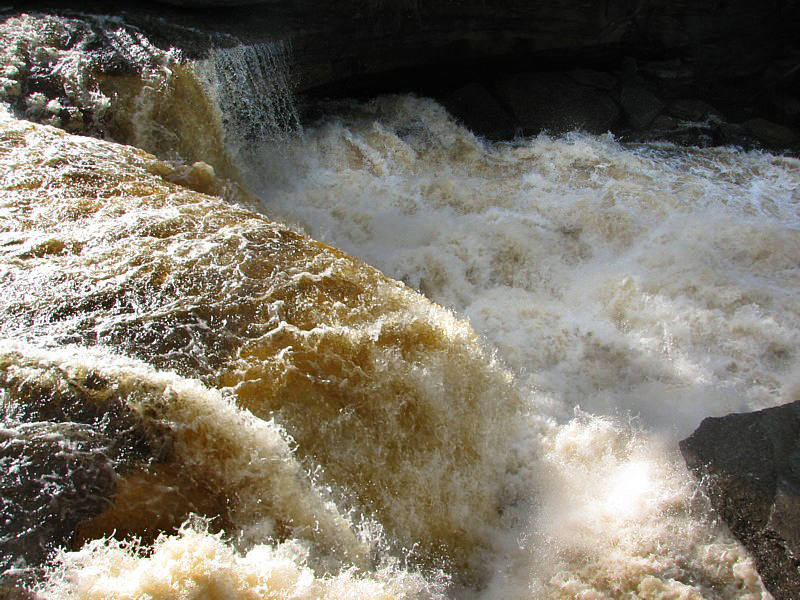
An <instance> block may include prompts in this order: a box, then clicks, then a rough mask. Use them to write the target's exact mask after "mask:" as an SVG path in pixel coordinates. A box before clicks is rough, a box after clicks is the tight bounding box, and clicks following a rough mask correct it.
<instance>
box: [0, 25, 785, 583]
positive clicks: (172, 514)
mask: <svg viewBox="0 0 800 600" xmlns="http://www.w3.org/2000/svg"><path fill="white" fill-rule="evenodd" d="M86 23H87V22H84V21H80V20H72V21H70V20H59V19H53V18H49V19H45V18H40V17H23V18H21V19H11V20H9V21H7V22H6V23H4V25H3V29H2V31H0V34H2V36H3V39H4V40H5V41H6V42H7V43H6V44H5V48H6V56H5V65H6V66H5V70H4V71H3V73H4V79H3V81H2V82H0V83H2V85H3V87H2V90H0V92H2V95H3V98H4V99H5V100H6V102H7V103H8V104H9V105H10V106H11V107H12V108H13V109H14V111H15V112H16V113H17V114H18V115H19V114H22V115H24V116H27V117H29V118H33V119H37V120H39V121H47V122H48V123H49V125H55V126H60V127H64V128H66V129H68V130H69V129H70V128H71V127H70V123H71V122H72V121H70V119H75V120H76V123H75V124H74V126H73V127H72V129H73V130H75V131H86V132H87V133H92V134H94V135H100V136H106V137H113V138H114V139H117V140H119V141H123V142H127V143H132V144H136V145H138V146H140V147H143V148H145V149H146V150H148V151H150V152H154V153H156V154H158V155H159V157H160V158H156V157H155V156H153V155H150V154H147V153H145V152H143V151H142V150H139V149H136V148H133V147H132V146H122V145H119V144H115V143H112V142H107V141H99V140H97V139H91V138H85V137H80V136H77V135H74V134H69V133H65V132H64V131H62V130H60V129H56V128H54V127H52V126H47V125H34V124H32V123H30V122H28V121H23V120H18V119H17V118H15V117H14V116H12V115H11V114H5V115H3V117H2V120H0V176H1V180H0V194H1V195H0V282H2V287H0V401H1V402H2V413H3V418H4V425H3V429H2V430H1V431H0V462H2V466H3V473H2V474H0V480H1V481H0V483H1V484H2V508H3V515H4V522H3V525H2V531H1V532H0V561H1V562H0V568H2V569H3V571H4V575H3V578H4V581H5V582H6V585H8V586H11V585H25V586H27V587H29V588H30V589H33V590H34V591H35V593H36V594H38V595H40V596H41V597H44V598H71V597H78V598H109V597H116V598H141V597H155V598H170V597H193V598H209V597H218V598H231V597H241V598H248V597H252V598H262V597H276V598H286V597H292V598H294V597H309V598H319V597H331V598H334V597H336V598H354V597H359V598H393V597H397V598H438V597H459V598H733V597H739V598H766V597H768V594H767V593H766V592H765V591H764V589H763V587H762V584H761V582H760V580H759V578H758V575H757V573H756V571H755V569H754V566H753V562H752V560H751V558H750V557H749V556H748V555H747V553H746V552H745V551H744V550H743V549H742V547H741V546H740V545H739V544H738V542H736V541H735V540H733V539H732V538H731V536H730V534H728V533H727V532H726V531H725V530H724V529H723V528H722V527H721V526H719V524H718V523H717V522H716V520H715V519H714V516H713V515H712V514H711V513H710V511H709V506H708V503H707V501H706V499H705V498H704V497H703V495H702V494H701V493H700V492H699V491H698V489H697V487H696V486H695V484H694V482H693V481H692V480H691V478H690V477H689V475H688V473H687V472H686V469H685V467H684V466H683V464H682V461H681V460H680V457H679V455H678V452H677V444H676V442H677V440H678V439H680V438H681V437H682V436H685V435H686V434H688V433H689V432H690V431H691V430H692V429H693V428H694V427H695V426H696V425H697V424H698V423H699V421H700V419H701V418H702V417H704V416H708V415H721V414H725V413H728V412H731V411H740V410H751V409H756V408H762V407H767V406H773V405H776V404H780V403H782V402H785V401H789V400H793V399H797V398H798V397H800V370H798V357H797V348H798V341H800V340H798V335H800V301H799V300H800V299H799V298H798V292H797V290H798V289H800V286H799V285H798V284H800V268H799V267H800V264H798V262H799V261H800V259H798V257H800V230H798V225H800V191H798V190H800V162H798V161H797V160H795V159H791V158H785V157H778V156H772V155H769V154H762V153H755V152H751V153H745V152H742V151H740V150H737V149H734V148H715V149H697V148H679V147H675V146H672V145H667V144H663V145H659V144H650V145H623V144H620V143H619V142H617V141H616V140H614V139H613V138H611V137H606V136H599V137H597V136H588V135H585V134H580V133H573V134H569V135H566V136H563V137H560V138H551V137H547V136H541V137H538V138H534V139H525V140H517V141H515V142H513V143H505V144H490V143H487V142H485V141H483V140H480V139H478V138H476V137H474V136H473V135H472V134H470V133H469V132H468V131H467V130H465V129H464V128H463V127H461V126H460V125H458V124H457V123H456V122H454V121H453V119H452V118H451V117H450V116H449V115H448V114H447V113H446V111H445V110H444V109H443V108H442V107H440V106H438V105H437V104H435V103H434V102H432V101H430V100H427V99H422V98H415V97H410V96H397V97H385V98H379V99H376V100H373V101H371V102H366V103H354V102H342V103H338V104H328V105H327V106H326V107H325V114H327V116H326V117H324V118H322V119H320V120H319V121H317V122H313V123H305V125H304V129H302V130H299V129H297V122H298V121H297V112H296V111H295V109H294V108H293V107H292V105H291V102H290V98H289V96H288V95H287V85H288V84H287V76H286V69H287V68H288V66H287V65H288V63H287V61H286V56H285V46H284V45H283V44H282V43H279V42H276V44H275V45H271V46H265V47H257V48H251V49H247V48H234V49H230V50H227V51H223V50H220V51H218V52H217V53H216V54H214V55H212V56H211V57H209V59H208V60H206V61H203V62H201V63H197V64H194V65H192V64H190V63H188V62H186V61H183V60H182V59H181V58H180V56H179V55H178V54H176V53H163V52H161V51H157V50H156V49H154V48H152V47H151V46H149V45H148V43H147V41H146V38H144V37H142V36H140V35H138V34H137V33H136V32H135V31H132V30H128V29H126V28H125V27H124V24H120V23H117V22H110V23H102V24H100V25H98V24H97V23H96V22H93V21H92V22H90V23H89V24H88V25H87V24H86ZM101 26H102V27H101ZM92 27H101V29H102V31H105V32H106V33H105V34H104V35H107V37H108V38H109V39H111V40H116V41H115V43H116V46H113V47H114V48H118V49H119V48H121V49H124V50H125V53H123V55H120V56H121V57H120V56H116V58H115V59H114V60H117V61H122V62H123V63H124V64H125V65H127V66H126V69H123V72H124V77H123V78H122V79H114V77H112V76H100V75H98V73H99V72H100V71H98V69H100V68H101V67H102V64H104V63H103V61H106V62H107V61H108V60H110V59H109V58H108V56H105V55H103V56H99V55H98V56H95V55H93V54H91V52H92V50H91V48H92V47H93V46H92V45H91V44H83V42H82V41H81V40H86V39H89V38H88V36H89V35H90V34H91V32H92V31H93V29H92ZM65 32H66V33H68V34H69V35H67V34H66V33H65ZM87 32H88V33H87ZM93 35H94V34H93ZM81 36H85V37H81ZM137 48H138V49H139V50H137ZM142 48H144V49H145V50H141V49H142ZM82 57H83V58H82ZM92 61H95V62H96V64H95V62H92ZM126 61H127V62H126ZM112 62H113V61H112ZM115 64H116V63H115ZM98 65H100V66H98ZM48 69H49V71H48ZM137 69H138V70H137ZM118 70H119V69H118ZM48 72H49V73H55V74H56V76H54V77H55V79H54V80H53V81H51V82H50V84H48V85H49V86H50V87H48V86H43V87H41V88H36V89H34V87H35V84H30V83H26V82H27V79H26V77H27V75H26V74H29V73H38V74H39V76H40V77H39V79H36V81H42V77H41V74H42V73H48ZM131 72H134V73H140V75H137V76H132V75H131ZM231 82H236V83H235V85H236V86H237V88H238V89H240V91H241V94H240V96H239V97H238V98H237V99H236V102H232V101H231V100H230V97H229V96H230V94H229V91H230V90H229V88H230V87H231V85H232V84H231ZM248 82H250V83H248ZM31 86H34V87H31ZM59 86H60V87H59ZM248 86H250V87H248ZM62 89H63V90H64V91H63V93H62V92H60V91H59V90H62ZM53 90H55V91H53ZM47 94H51V96H52V97H50V96H48V95H47ZM159 94H164V95H166V96H165V97H166V98H167V99H168V101H165V103H164V104H163V105H161V106H159V104H158V103H157V102H153V99H154V98H158V97H159ZM226 94H228V95H226ZM198 98H200V99H202V102H198ZM226 98H228V100H226ZM56 101H57V104H54V103H53V102H56ZM226 107H227V112H226ZM70 109H72V110H70ZM174 114H180V115H181V117H180V118H179V119H176V118H173V117H172V116H170V115H174ZM43 115H44V116H43ZM79 116H80V123H77V119H78V118H79ZM79 125H80V126H79ZM198 125H200V126H198ZM84 126H85V127H84ZM170 127H172V129H169V128H170ZM292 130H294V131H295V132H294V133H291V132H292ZM223 140H224V142H223ZM164 159H171V160H172V162H164ZM198 159H202V160H204V161H206V162H207V163H211V164H213V165H214V167H215V168H216V172H217V173H222V174H224V175H226V176H228V177H230V178H232V179H235V180H236V181H237V183H232V182H229V181H225V180H222V179H219V178H218V177H217V176H216V174H215V169H214V168H212V167H211V166H209V165H208V164H206V162H196V163H194V164H192V161H194V160H198ZM307 235H310V236H311V237H307ZM312 238H313V239H315V240H319V241H318V242H317V241H313V240H312ZM326 244H329V245H326ZM353 257H355V258H353ZM362 261H363V262H362Z"/></svg>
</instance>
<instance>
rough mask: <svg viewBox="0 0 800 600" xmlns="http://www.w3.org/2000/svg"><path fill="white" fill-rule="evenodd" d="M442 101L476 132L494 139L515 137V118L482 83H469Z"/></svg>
mask: <svg viewBox="0 0 800 600" xmlns="http://www.w3.org/2000/svg"><path fill="white" fill-rule="evenodd" d="M442 103H443V104H444V106H445V107H447V109H448V110H449V111H450V112H451V113H452V114H453V116H454V117H456V118H457V119H458V120H459V121H461V122H462V123H463V124H464V125H465V126H466V127H467V128H469V129H470V130H471V131H472V132H473V133H475V134H476V135H480V136H484V137H486V138H489V139H490V140H506V139H510V138H512V137H514V132H515V129H516V127H515V125H514V119H513V118H512V117H511V115H509V114H508V112H507V111H506V110H504V109H503V107H502V106H500V104H499V103H498V102H497V100H496V99H495V98H494V96H492V95H491V94H490V93H489V91H488V90H487V89H486V88H485V87H484V86H482V85H481V84H479V83H475V82H471V83H468V84H467V85H465V86H463V87H461V88H459V89H457V90H456V91H454V92H452V93H451V94H450V95H449V96H447V97H446V98H444V99H443V101H442Z"/></svg>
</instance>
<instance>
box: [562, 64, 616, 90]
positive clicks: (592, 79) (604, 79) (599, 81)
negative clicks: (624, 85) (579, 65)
mask: <svg viewBox="0 0 800 600" xmlns="http://www.w3.org/2000/svg"><path fill="white" fill-rule="evenodd" d="M567 75H569V76H570V78H571V79H572V80H573V81H576V82H578V83H580V84H582V85H587V86H589V87H594V88H598V89H601V90H610V89H612V88H613V87H614V86H615V85H617V78H616V77H615V76H614V75H612V74H611V73H606V72H605V71H595V70H593V69H572V70H571V71H570V72H568V73H567Z"/></svg>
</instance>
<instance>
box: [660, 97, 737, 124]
mask: <svg viewBox="0 0 800 600" xmlns="http://www.w3.org/2000/svg"><path fill="white" fill-rule="evenodd" d="M667 112H668V113H669V114H671V115H672V116H674V117H678V118H679V119H683V120H684V121H703V120H705V119H707V118H709V117H711V118H713V119H717V120H720V121H724V120H725V117H723V116H722V113H720V112H719V111H718V110H717V109H716V108H714V107H713V106H711V105H710V104H708V103H707V102H703V101H702V100H697V99H695V98H683V99H680V100H675V101H674V102H672V103H670V105H669V107H668V108H667Z"/></svg>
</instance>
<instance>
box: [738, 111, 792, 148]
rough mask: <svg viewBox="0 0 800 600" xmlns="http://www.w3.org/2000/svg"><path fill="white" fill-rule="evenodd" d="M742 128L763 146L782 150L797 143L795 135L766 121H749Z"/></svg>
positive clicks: (786, 128)
mask: <svg viewBox="0 0 800 600" xmlns="http://www.w3.org/2000/svg"><path fill="white" fill-rule="evenodd" d="M742 127H743V128H744V129H745V131H747V133H749V134H750V135H752V136H753V137H755V138H756V139H758V140H759V141H760V142H761V143H763V144H764V145H765V146H770V147H774V148H782V147H785V146H789V145H791V144H793V143H794V142H796V141H797V135H796V134H795V133H794V131H792V130H791V129H789V128H788V127H784V126H782V125H778V124H777V123H773V122H772V121H767V120H766V119H761V118H758V119H750V120H749V121H745V122H744V123H742Z"/></svg>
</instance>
